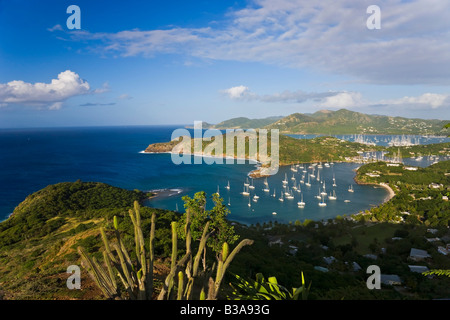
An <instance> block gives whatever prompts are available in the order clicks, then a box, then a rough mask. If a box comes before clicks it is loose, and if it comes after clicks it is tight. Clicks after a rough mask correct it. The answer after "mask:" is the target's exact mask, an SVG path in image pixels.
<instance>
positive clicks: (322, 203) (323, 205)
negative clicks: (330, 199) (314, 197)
mask: <svg viewBox="0 0 450 320" xmlns="http://www.w3.org/2000/svg"><path fill="white" fill-rule="evenodd" d="M326 206H327V204H326V202H325V201H324V200H323V196H322V201H320V202H319V207H326Z"/></svg>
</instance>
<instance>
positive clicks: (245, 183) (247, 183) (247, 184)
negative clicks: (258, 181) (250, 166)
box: [244, 178, 250, 187]
mask: <svg viewBox="0 0 450 320" xmlns="http://www.w3.org/2000/svg"><path fill="white" fill-rule="evenodd" d="M249 185H250V183H249V182H248V178H247V180H246V182H244V186H246V187H248V186H249Z"/></svg>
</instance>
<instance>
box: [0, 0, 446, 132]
mask: <svg viewBox="0 0 450 320" xmlns="http://www.w3.org/2000/svg"><path fill="white" fill-rule="evenodd" d="M72 4H74V5H78V6H79V8H80V9H81V29H79V30H75V29H74V30H70V29H68V28H67V25H66V21H67V19H68V18H69V17H70V15H71V14H68V13H66V9H67V7H68V6H70V5H72ZM373 4H376V5H378V6H379V8H380V12H381V16H380V21H381V25H380V27H381V28H380V29H375V30H370V29H368V28H367V26H366V21H367V19H368V18H369V17H370V14H368V13H367V12H366V9H367V7H368V6H369V5H373ZM449 16H450V3H449V2H447V1H441V0H412V1H401V0H380V1H365V0H361V1H350V0H334V1H324V0H322V1H318V0H317V1H316V0H309V1H305V0H290V1H288V0H276V1H275V0H252V1H243V0H242V1H226V0H224V1H170V0H167V1H133V0H130V1H127V2H123V1H63V0H54V1H47V0H43V1H23V0H9V1H4V0H0V128H9V127H48V126H83V125H87V126H92V125H152V124H188V123H190V124H192V123H193V121H194V120H202V121H207V122H210V123H217V122H220V121H222V120H225V119H229V118H232V117H238V116H245V117H250V118H262V117H267V116H274V115H277V116H278V115H288V114H291V113H294V112H315V111H317V110H321V109H330V110H338V109H340V108H347V109H350V110H354V111H360V112H365V113H371V114H385V115H392V116H404V117H421V118H438V119H446V120H447V119H450V89H449V85H450V54H449V52H450V33H449V32H448V30H450V19H448V17H449Z"/></svg>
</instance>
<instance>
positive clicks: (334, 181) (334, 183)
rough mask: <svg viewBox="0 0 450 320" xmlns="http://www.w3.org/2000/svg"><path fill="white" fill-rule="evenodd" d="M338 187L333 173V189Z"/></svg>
mask: <svg viewBox="0 0 450 320" xmlns="http://www.w3.org/2000/svg"><path fill="white" fill-rule="evenodd" d="M336 186H337V184H336V178H335V177H334V173H333V187H336Z"/></svg>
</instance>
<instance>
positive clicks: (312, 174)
mask: <svg viewBox="0 0 450 320" xmlns="http://www.w3.org/2000/svg"><path fill="white" fill-rule="evenodd" d="M309 175H310V176H311V177H312V178H315V177H316V175H315V174H314V167H313V170H312V172H311V173H310V174H309Z"/></svg>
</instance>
